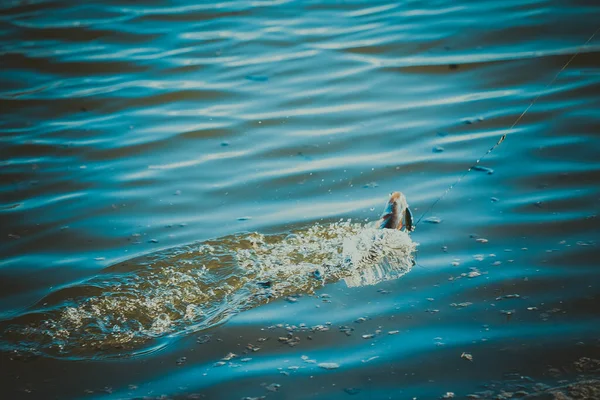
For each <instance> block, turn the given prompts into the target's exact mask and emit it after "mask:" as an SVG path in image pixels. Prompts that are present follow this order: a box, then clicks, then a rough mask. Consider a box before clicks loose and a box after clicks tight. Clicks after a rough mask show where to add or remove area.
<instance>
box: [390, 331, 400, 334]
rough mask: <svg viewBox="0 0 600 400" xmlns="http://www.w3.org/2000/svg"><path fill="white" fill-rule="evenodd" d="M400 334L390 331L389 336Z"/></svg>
mask: <svg viewBox="0 0 600 400" xmlns="http://www.w3.org/2000/svg"><path fill="white" fill-rule="evenodd" d="M398 333H400V331H389V332H388V335H396V334H398Z"/></svg>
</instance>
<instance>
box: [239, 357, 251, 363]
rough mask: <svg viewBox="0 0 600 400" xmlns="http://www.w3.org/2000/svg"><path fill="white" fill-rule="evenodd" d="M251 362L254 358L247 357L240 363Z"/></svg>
mask: <svg viewBox="0 0 600 400" xmlns="http://www.w3.org/2000/svg"><path fill="white" fill-rule="evenodd" d="M251 360H252V358H250V357H245V358H242V359H240V362H248V361H251Z"/></svg>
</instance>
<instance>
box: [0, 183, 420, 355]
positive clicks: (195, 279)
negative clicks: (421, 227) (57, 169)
mask: <svg viewBox="0 0 600 400" xmlns="http://www.w3.org/2000/svg"><path fill="white" fill-rule="evenodd" d="M402 228H405V230H401V229H402ZM410 228H411V219H410V212H409V211H408V205H407V204H406V199H405V198H404V195H402V194H401V193H397V192H396V193H392V195H391V197H390V199H389V201H388V202H387V203H386V207H385V211H384V215H383V217H382V218H381V220H380V221H379V222H378V223H373V224H369V225H363V224H360V223H353V222H351V221H350V220H348V221H340V222H335V223H330V224H314V225H311V226H309V227H307V228H302V229H298V230H295V231H293V232H291V233H286V234H278V235H263V234H260V233H243V234H236V235H231V236H226V237H222V238H218V239H214V240H208V241H204V242H201V243H194V244H190V245H185V246H180V247H176V248H170V249H166V250H162V251H159V252H155V253H152V254H149V255H146V256H142V257H138V258H135V259H132V260H128V261H126V262H122V263H119V264H116V265H113V266H111V267H109V268H108V269H107V270H106V271H105V273H104V274H101V275H99V276H97V277H95V278H93V279H90V280H88V281H86V282H83V283H81V284H78V285H75V286H71V287H67V288H64V289H61V290H58V291H55V292H53V293H51V294H50V295H48V296H47V297H46V298H44V299H42V300H41V301H40V302H38V304H37V305H35V306H33V307H32V308H31V309H29V310H27V311H26V312H24V313H22V314H21V315H19V316H16V317H14V318H12V319H10V320H4V321H0V349H2V350H17V351H35V352H39V353H42V354H45V355H50V356H55V357H69V358H93V357H95V358H103V357H111V356H123V355H131V354H137V353H140V352H144V351H148V350H150V349H154V348H156V347H160V346H162V345H164V343H166V342H165V341H164V340H163V341H161V340H159V339H160V338H166V337H169V336H172V335H177V334H184V333H189V332H194V331H198V330H202V329H206V328H209V327H211V326H214V325H216V324H219V323H222V322H224V321H225V320H226V319H227V318H229V317H230V316H232V315H234V314H236V313H238V312H240V311H243V310H246V309H249V308H252V307H256V306H258V305H260V304H264V303H267V302H269V301H271V300H272V299H276V298H284V297H286V296H290V295H294V294H298V293H306V294H310V293H314V291H315V290H317V289H319V288H320V287H322V286H323V285H325V284H326V283H330V282H335V281H340V280H342V281H344V282H345V283H346V285H347V286H349V287H353V286H363V285H373V284H376V283H378V282H381V281H384V280H390V279H395V278H397V277H399V276H402V275H404V274H405V273H407V272H408V271H410V269H411V267H412V265H413V264H412V253H413V251H414V250H415V244H414V243H413V242H412V241H411V239H410V237H409V235H408V231H410Z"/></svg>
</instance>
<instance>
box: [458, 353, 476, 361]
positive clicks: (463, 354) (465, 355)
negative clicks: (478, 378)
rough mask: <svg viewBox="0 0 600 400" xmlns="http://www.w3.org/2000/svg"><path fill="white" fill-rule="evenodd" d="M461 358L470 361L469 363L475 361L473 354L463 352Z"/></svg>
mask: <svg viewBox="0 0 600 400" xmlns="http://www.w3.org/2000/svg"><path fill="white" fill-rule="evenodd" d="M460 358H464V359H465V360H468V361H473V356H472V355H471V354H469V353H465V352H463V353H462V354H461V355H460Z"/></svg>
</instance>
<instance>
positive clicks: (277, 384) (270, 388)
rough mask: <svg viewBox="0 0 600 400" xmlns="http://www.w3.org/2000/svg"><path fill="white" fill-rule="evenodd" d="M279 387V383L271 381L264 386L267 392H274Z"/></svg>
mask: <svg viewBox="0 0 600 400" xmlns="http://www.w3.org/2000/svg"><path fill="white" fill-rule="evenodd" d="M280 387H281V385H280V384H279V383H271V384H270V385H267V386H265V389H267V390H268V391H269V392H276V391H278V390H279V388H280Z"/></svg>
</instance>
